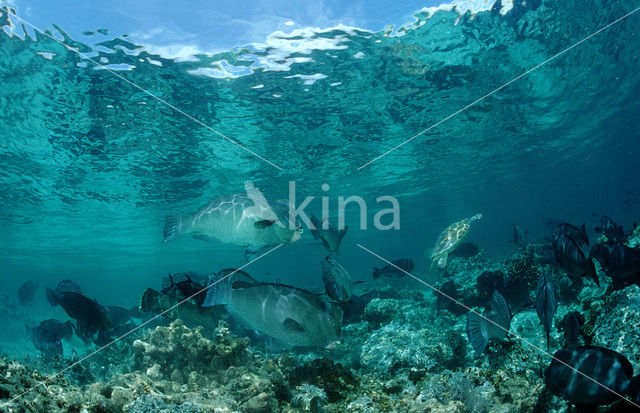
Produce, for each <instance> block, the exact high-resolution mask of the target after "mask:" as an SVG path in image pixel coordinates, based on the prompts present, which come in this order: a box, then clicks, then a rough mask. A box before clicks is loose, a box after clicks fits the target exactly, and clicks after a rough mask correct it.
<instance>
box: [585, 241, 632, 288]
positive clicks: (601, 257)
mask: <svg viewBox="0 0 640 413" xmlns="http://www.w3.org/2000/svg"><path fill="white" fill-rule="evenodd" d="M591 256H592V257H593V258H595V259H597V260H598V261H599V262H600V265H601V266H602V269H603V270H604V272H605V274H607V276H609V277H611V278H612V279H613V288H615V289H619V288H623V287H625V286H627V285H630V284H634V283H635V284H640V248H639V247H635V248H630V247H628V246H627V245H625V244H622V243H620V242H606V243H604V244H598V245H595V246H594V247H593V248H592V249H591Z"/></svg>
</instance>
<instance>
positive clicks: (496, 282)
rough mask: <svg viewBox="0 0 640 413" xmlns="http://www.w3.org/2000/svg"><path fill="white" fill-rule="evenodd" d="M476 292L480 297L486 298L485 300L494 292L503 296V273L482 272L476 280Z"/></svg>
mask: <svg viewBox="0 0 640 413" xmlns="http://www.w3.org/2000/svg"><path fill="white" fill-rule="evenodd" d="M476 290H477V291H478V292H479V293H480V295H482V296H484V297H486V298H487V299H488V298H489V296H490V295H491V294H492V293H493V292H494V291H498V292H499V293H500V294H504V292H505V291H504V290H505V276H504V273H503V272H502V271H500V270H496V271H484V272H483V273H482V274H480V275H479V276H478V278H477V279H476Z"/></svg>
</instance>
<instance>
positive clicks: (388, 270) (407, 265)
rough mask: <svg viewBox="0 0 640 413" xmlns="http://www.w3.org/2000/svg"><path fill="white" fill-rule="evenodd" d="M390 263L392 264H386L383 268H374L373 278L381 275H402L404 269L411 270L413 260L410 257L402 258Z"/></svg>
mask: <svg viewBox="0 0 640 413" xmlns="http://www.w3.org/2000/svg"><path fill="white" fill-rule="evenodd" d="M392 264H393V265H391V264H387V265H386V266H384V267H383V268H374V269H373V278H374V279H376V278H380V277H382V276H383V275H384V276H385V277H403V276H404V275H405V273H404V271H406V272H411V271H412V270H413V261H411V260H410V259H406V258H402V259H399V260H395V261H393V262H392ZM396 267H399V268H401V269H398V268H396ZM402 270H404V271H402Z"/></svg>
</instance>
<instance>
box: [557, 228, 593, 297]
mask: <svg viewBox="0 0 640 413" xmlns="http://www.w3.org/2000/svg"><path fill="white" fill-rule="evenodd" d="M588 245H589V238H588V237H587V231H586V229H585V226H584V224H583V225H582V227H581V228H578V227H575V226H573V225H571V224H559V225H558V226H557V227H556V229H555V231H554V233H553V251H554V254H555V258H556V261H557V262H558V264H560V266H561V267H562V269H563V270H564V271H565V272H566V273H567V275H569V277H576V276H589V277H591V279H592V280H593V281H594V282H595V283H596V285H598V286H599V285H600V283H599V282H598V275H597V273H596V267H595V265H594V264H593V261H592V260H591V257H590V256H589V252H588V250H587V247H588Z"/></svg>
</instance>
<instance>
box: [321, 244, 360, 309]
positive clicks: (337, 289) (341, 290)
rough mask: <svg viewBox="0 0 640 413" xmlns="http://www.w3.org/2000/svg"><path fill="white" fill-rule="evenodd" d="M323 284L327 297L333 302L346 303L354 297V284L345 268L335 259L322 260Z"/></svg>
mask: <svg viewBox="0 0 640 413" xmlns="http://www.w3.org/2000/svg"><path fill="white" fill-rule="evenodd" d="M322 282H323V283H324V289H325V291H326V292H327V295H329V297H331V298H332V299H333V300H336V301H338V302H341V303H344V302H346V301H349V300H350V299H351V296H352V295H353V283H352V282H351V277H349V273H348V272H347V270H345V269H344V267H343V266H342V265H340V264H338V262H337V261H336V260H334V259H333V258H331V257H330V256H329V257H326V258H325V259H324V260H322Z"/></svg>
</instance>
